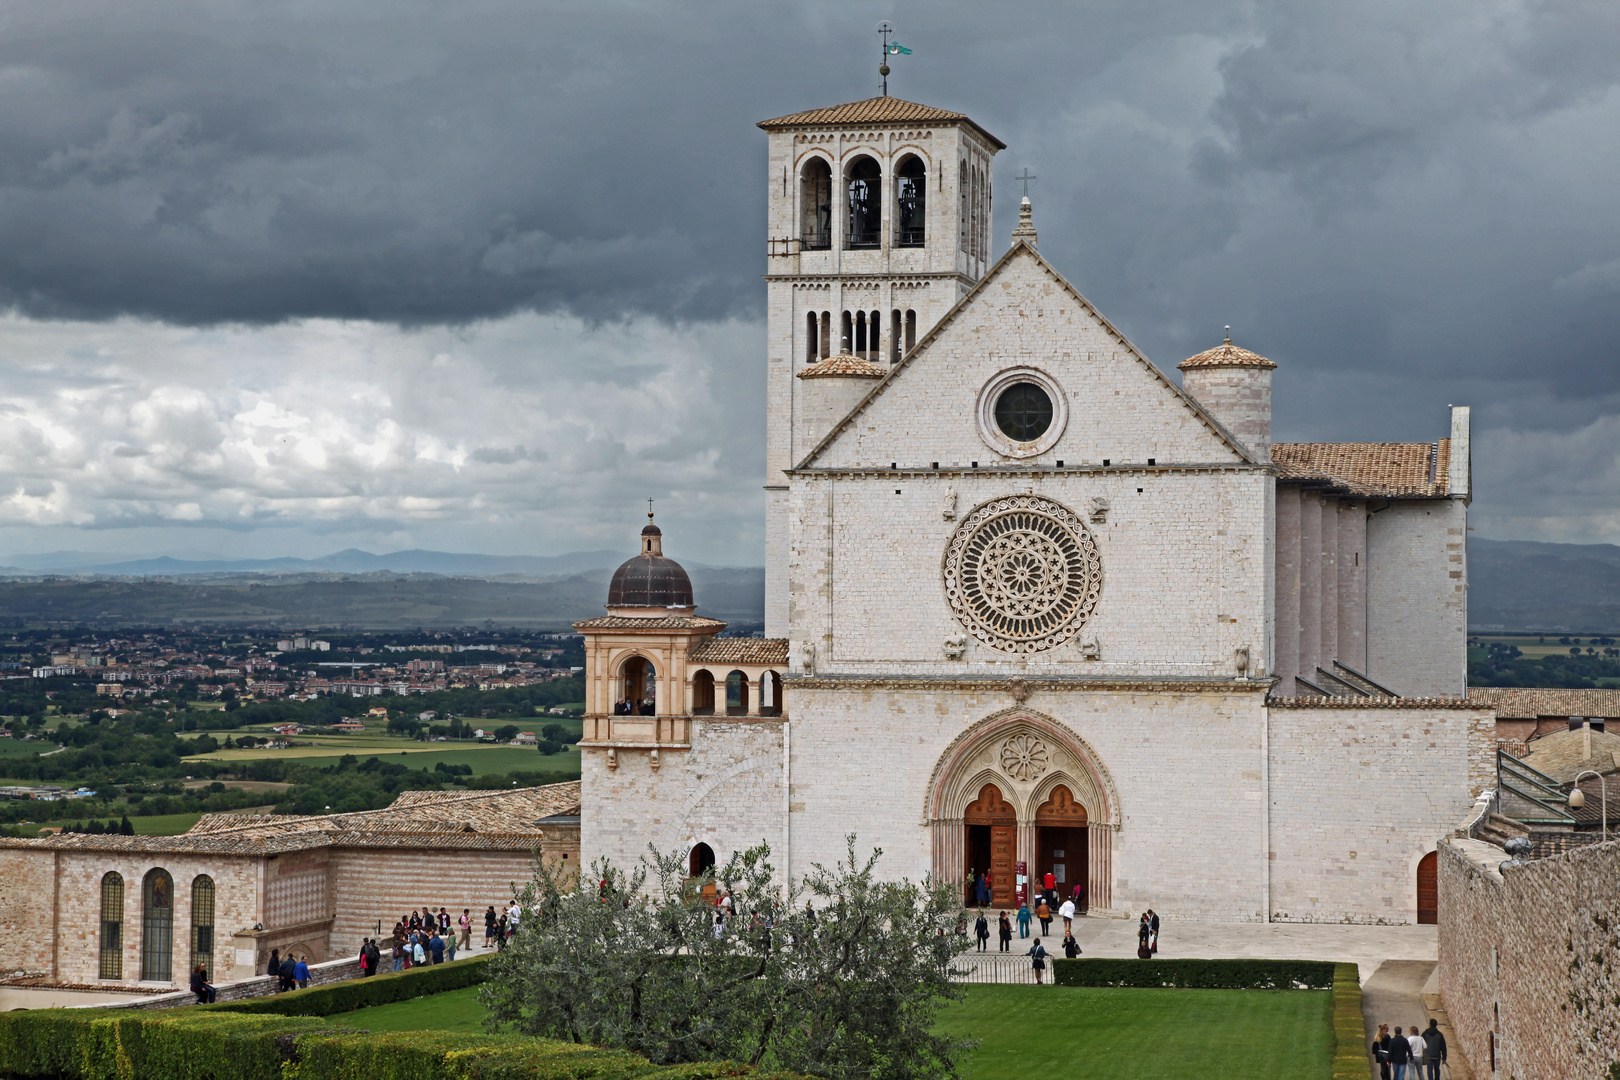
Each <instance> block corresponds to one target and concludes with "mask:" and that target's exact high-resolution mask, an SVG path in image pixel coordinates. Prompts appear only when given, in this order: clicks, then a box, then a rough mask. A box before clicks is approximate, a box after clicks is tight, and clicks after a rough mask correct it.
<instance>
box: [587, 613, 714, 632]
mask: <svg viewBox="0 0 1620 1080" xmlns="http://www.w3.org/2000/svg"><path fill="white" fill-rule="evenodd" d="M725 628H726V624H725V623H723V622H721V621H720V620H719V619H705V618H704V617H703V616H701V615H667V616H663V617H658V616H654V617H652V618H646V619H638V618H635V617H633V616H630V615H598V616H597V617H596V618H594V619H586V620H584V621H583V622H577V623H575V624H574V629H575V630H724V629H725Z"/></svg>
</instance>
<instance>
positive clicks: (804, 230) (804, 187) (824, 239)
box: [799, 157, 832, 251]
mask: <svg viewBox="0 0 1620 1080" xmlns="http://www.w3.org/2000/svg"><path fill="white" fill-rule="evenodd" d="M799 247H800V250H803V251H826V250H827V249H828V248H830V247H832V166H830V165H828V164H827V159H826V158H823V157H813V158H811V159H810V160H809V161H807V162H805V165H804V171H803V172H802V173H800V174H799Z"/></svg>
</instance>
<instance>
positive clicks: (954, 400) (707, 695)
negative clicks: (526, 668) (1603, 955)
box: [578, 97, 1495, 923]
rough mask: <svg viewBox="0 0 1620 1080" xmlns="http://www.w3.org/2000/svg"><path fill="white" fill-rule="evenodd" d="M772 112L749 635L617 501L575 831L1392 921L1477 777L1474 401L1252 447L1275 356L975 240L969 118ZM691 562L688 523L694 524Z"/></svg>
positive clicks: (1489, 749)
mask: <svg viewBox="0 0 1620 1080" xmlns="http://www.w3.org/2000/svg"><path fill="white" fill-rule="evenodd" d="M760 127H761V128H763V129H764V131H765V132H766V135H767V139H768V142H769V161H770V167H769V185H770V196H769V221H768V233H769V235H768V245H767V250H768V253H769V254H768V261H767V268H766V269H767V281H768V289H769V303H770V307H769V313H768V345H767V355H766V356H765V357H764V358H763V359H764V363H765V365H766V371H767V384H768V389H767V397H766V401H765V403H764V404H765V408H766V418H767V445H766V464H767V497H768V498H767V510H766V515H767V517H766V536H767V550H766V559H767V566H766V575H767V577H766V580H767V586H766V635H767V636H766V637H765V638H764V639H740V638H726V637H723V636H720V633H721V631H722V630H723V629H724V627H723V624H721V623H718V622H716V621H714V620H711V619H706V618H704V617H702V616H700V615H698V613H697V601H698V600H699V599H700V598H697V597H694V596H693V595H692V588H691V584H690V581H689V580H688V579H687V577H686V575H685V573H684V571H682V570H681V568H680V566H679V564H678V563H676V562H675V561H674V560H673V559H671V558H669V557H668V556H666V555H664V553H663V550H662V544H663V537H662V535H661V533H660V532H659V531H658V529H657V527H656V526H654V525H652V524H649V525H648V527H647V530H646V531H645V532H644V534H643V537H642V540H641V550H640V551H639V553H638V554H637V555H636V556H635V557H634V558H632V559H630V560H629V561H628V562H627V563H626V564H625V565H624V566H623V567H621V568H620V570H619V572H618V574H617V575H616V576H615V579H614V583H613V587H612V595H610V597H609V604H608V612H607V614H606V615H604V616H602V617H600V618H597V619H592V620H588V621H586V622H583V623H580V624H578V627H579V629H580V631H581V632H582V633H583V634H584V635H585V637H586V653H587V672H586V676H587V699H588V700H587V715H586V728H585V735H586V738H585V741H584V742H583V743H582V744H581V746H582V749H583V751H584V753H583V777H582V784H583V789H582V791H583V793H582V805H581V811H580V813H581V846H582V857H583V858H584V859H586V860H590V859H593V858H599V857H608V858H610V859H612V860H613V861H615V862H618V863H621V864H622V863H627V862H633V861H634V860H636V859H637V858H638V857H640V856H641V855H642V854H643V853H645V851H646V850H647V847H648V845H649V844H651V845H653V846H654V847H656V848H658V849H659V850H661V851H670V850H680V851H682V852H685V853H687V854H688V856H689V858H690V860H691V865H692V867H693V869H694V870H697V869H700V868H702V867H703V866H705V865H708V864H710V863H711V862H713V861H716V860H718V861H720V862H723V861H724V860H725V858H726V857H727V856H728V855H729V854H731V853H733V852H735V851H738V850H741V849H743V848H746V847H748V846H750V845H753V844H756V843H759V842H760V841H762V840H763V841H766V842H768V843H769V844H770V845H771V847H772V852H773V862H774V864H775V865H776V866H777V867H778V869H779V870H785V871H786V872H788V873H790V874H791V875H793V876H794V877H799V876H802V874H803V873H804V872H805V870H806V869H807V868H808V867H809V866H810V865H811V864H812V863H817V862H820V863H828V862H831V861H833V860H835V859H836V858H838V856H839V854H840V853H841V851H842V850H843V847H844V843H845V839H844V838H845V837H846V836H847V835H849V834H854V835H855V836H856V837H857V841H858V843H859V844H860V846H861V847H862V848H870V847H879V848H881V849H882V850H883V856H882V859H881V862H880V866H881V868H882V870H883V872H884V873H886V874H889V875H890V876H893V877H907V878H911V879H914V880H915V879H921V878H924V877H932V878H933V879H935V880H938V881H942V882H946V883H948V884H950V885H951V886H952V887H953V888H959V889H961V890H962V892H963V896H964V900H966V899H967V898H968V897H969V895H970V894H969V891H968V883H969V881H970V880H971V879H972V878H973V877H974V876H976V875H978V874H981V873H987V874H988V875H989V878H990V883H991V887H992V891H993V901H994V903H995V904H996V905H998V906H1007V905H1010V904H1012V903H1013V902H1014V900H1015V897H1016V890H1017V886H1018V884H1019V876H1020V874H1023V875H1026V876H1028V877H1029V878H1032V879H1035V880H1040V879H1041V878H1043V877H1044V876H1045V875H1047V874H1051V875H1052V876H1053V878H1054V879H1055V880H1056V882H1058V883H1059V885H1058V889H1059V891H1060V892H1062V893H1063V894H1064V895H1069V894H1071V893H1072V892H1073V891H1074V889H1075V887H1076V886H1078V887H1079V888H1080V890H1081V892H1082V895H1083V900H1084V906H1085V907H1086V909H1087V910H1088V912H1089V913H1091V914H1093V915H1100V916H1106V915H1123V914H1127V913H1130V912H1134V911H1139V910H1142V909H1143V908H1145V907H1148V906H1150V905H1151V906H1152V907H1154V908H1155V909H1156V910H1158V911H1159V912H1161V913H1165V914H1168V915H1170V916H1172V917H1179V918H1194V919H1213V920H1245V921H1331V922H1343V921H1351V922H1370V923H1405V922H1415V921H1432V919H1433V918H1434V916H1435V911H1434V903H1435V902H1434V894H1433V880H1434V878H1433V873H1434V854H1433V853H1434V851H1435V845H1436V840H1437V838H1438V837H1440V836H1442V835H1444V834H1446V833H1448V832H1449V831H1450V830H1451V829H1452V828H1453V826H1454V825H1455V823H1456V822H1457V821H1458V820H1460V819H1461V818H1462V816H1463V815H1464V813H1465V812H1466V811H1467V809H1468V808H1469V806H1470V805H1471V803H1472V801H1473V799H1474V797H1475V796H1476V795H1477V794H1478V793H1479V792H1480V791H1481V790H1483V789H1484V788H1486V787H1489V786H1490V782H1491V770H1492V768H1493V767H1494V751H1495V742H1494V734H1495V733H1494V714H1493V713H1492V712H1491V711H1490V709H1488V708H1479V707H1473V706H1470V704H1469V703H1468V701H1467V700H1466V699H1465V696H1464V694H1465V657H1466V651H1465V640H1466V614H1467V556H1466V536H1467V531H1466V530H1467V509H1468V502H1469V499H1470V495H1471V492H1470V475H1469V468H1468V411H1467V409H1464V408H1455V409H1452V410H1451V414H1450V417H1449V425H1448V426H1447V427H1446V429H1445V430H1444V431H1442V432H1439V433H1437V434H1439V436H1440V437H1438V438H1436V439H1435V440H1434V441H1432V442H1425V443H1279V444H1273V443H1272V442H1271V391H1272V386H1271V380H1272V375H1273V372H1274V370H1275V369H1276V366H1277V365H1276V364H1274V363H1273V362H1272V361H1270V360H1268V359H1266V358H1264V357H1261V356H1258V355H1256V354H1255V353H1253V352H1250V351H1248V350H1245V349H1243V348H1241V347H1239V346H1238V345H1235V344H1233V343H1232V342H1231V341H1230V340H1229V339H1228V340H1227V341H1224V342H1220V343H1218V344H1215V345H1214V346H1213V347H1212V348H1210V349H1209V350H1207V351H1205V352H1203V353H1200V354H1198V355H1197V356H1194V357H1191V358H1189V359H1187V360H1185V361H1183V362H1181V363H1180V364H1179V365H1177V367H1178V368H1179V373H1180V376H1179V381H1178V380H1177V379H1175V378H1172V377H1171V376H1170V375H1167V374H1166V373H1165V371H1164V370H1162V369H1161V368H1160V367H1158V366H1156V365H1155V364H1154V363H1153V362H1152V361H1151V360H1149V359H1148V358H1147V357H1146V356H1144V355H1143V354H1142V353H1141V352H1140V351H1139V350H1137V349H1136V348H1135V347H1134V346H1132V345H1131V343H1130V342H1129V341H1128V340H1126V338H1125V337H1124V336H1123V335H1122V334H1121V333H1120V332H1119V331H1118V330H1117V329H1116V328H1115V327H1114V326H1113V325H1112V324H1110V323H1109V321H1108V320H1107V318H1106V317H1104V315H1103V314H1102V313H1101V312H1099V311H1097V310H1096V309H1095V308H1093V307H1092V305H1091V304H1090V303H1089V302H1087V300H1086V299H1085V297H1084V296H1083V295H1081V293H1080V292H1079V291H1078V290H1077V289H1076V288H1075V287H1074V286H1073V285H1071V284H1070V283H1069V281H1068V280H1067V279H1066V278H1065V277H1064V275H1063V274H1062V273H1060V271H1059V270H1058V269H1057V268H1056V267H1054V266H1052V265H1051V264H1049V263H1048V262H1047V261H1046V260H1045V259H1044V258H1043V257H1042V256H1041V255H1040V253H1039V250H1038V235H1037V231H1036V228H1035V224H1034V221H1033V216H1032V211H1031V207H1030V206H1029V203H1028V200H1027V199H1025V200H1024V203H1023V204H1022V205H1021V207H1020V223H1019V225H1018V227H1017V228H1016V229H1015V230H1014V233H1013V235H1012V237H1011V242H1010V245H1007V244H997V243H996V242H995V240H994V238H993V237H992V236H991V234H990V227H989V223H990V210H991V183H990V177H991V162H992V159H993V158H994V156H995V155H996V153H997V152H998V151H1000V150H1001V149H1003V148H1004V147H1003V144H1002V143H1000V142H999V141H998V140H997V139H996V138H995V137H994V136H992V135H990V134H989V133H988V132H986V131H985V130H984V129H983V128H981V127H980V126H979V125H977V124H975V123H974V122H973V121H972V120H971V119H969V118H968V117H966V116H964V115H962V114H959V113H954V112H949V111H946V110H941V109H935V108H931V107H928V106H923V105H918V104H915V103H911V102H905V101H901V100H899V99H896V98H888V97H882V98H874V99H871V100H868V101H862V102H855V103H852V104H848V105H841V106H835V107H832V108H826V109H816V110H812V111H809V112H804V113H799V114H795V115H792V116H785V117H781V118H778V119H774V120H770V121H766V122H764V123H762V124H761V125H760ZM692 554H693V555H696V556H698V557H701V552H693V553H692Z"/></svg>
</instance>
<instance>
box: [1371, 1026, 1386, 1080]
mask: <svg viewBox="0 0 1620 1080" xmlns="http://www.w3.org/2000/svg"><path fill="white" fill-rule="evenodd" d="M1372 1057H1373V1061H1375V1062H1377V1063H1378V1080H1390V1077H1389V1025H1388V1024H1379V1025H1378V1034H1377V1035H1374V1036H1373V1041H1372Z"/></svg>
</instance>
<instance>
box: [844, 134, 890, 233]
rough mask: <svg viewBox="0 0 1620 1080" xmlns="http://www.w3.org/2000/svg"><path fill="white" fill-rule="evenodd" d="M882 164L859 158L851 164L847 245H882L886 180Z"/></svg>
mask: <svg viewBox="0 0 1620 1080" xmlns="http://www.w3.org/2000/svg"><path fill="white" fill-rule="evenodd" d="M882 175H883V174H882V172H881V171H880V170H879V169H878V163H877V162H875V161H873V160H872V159H871V158H869V157H859V158H856V159H855V163H854V164H853V165H851V166H850V167H849V188H848V190H849V232H848V234H847V235H846V236H845V238H844V246H845V247H852V248H875V247H881V246H882V243H883V240H882V234H881V232H880V230H881V229H882V228H883V180H882Z"/></svg>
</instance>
